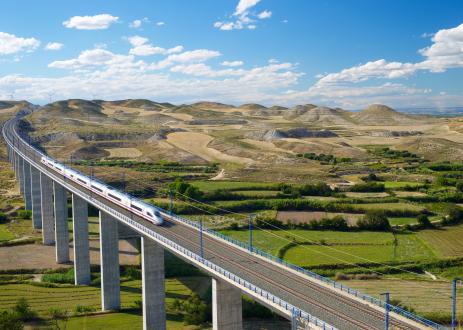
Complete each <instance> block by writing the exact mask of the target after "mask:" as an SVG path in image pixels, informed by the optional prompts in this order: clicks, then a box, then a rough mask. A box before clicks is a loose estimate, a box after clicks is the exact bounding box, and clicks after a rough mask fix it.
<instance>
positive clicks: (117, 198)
mask: <svg viewBox="0 0 463 330" xmlns="http://www.w3.org/2000/svg"><path fill="white" fill-rule="evenodd" d="M108 196H109V197H111V198H114V199H116V200H118V201H121V199H120V198H119V197H117V196H114V195H111V194H108Z"/></svg>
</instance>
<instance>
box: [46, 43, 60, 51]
mask: <svg viewBox="0 0 463 330" xmlns="http://www.w3.org/2000/svg"><path fill="white" fill-rule="evenodd" d="M63 46H64V45H63V44H62V43H60V42H49V43H48V44H47V45H46V46H45V50H60V49H61V48H63Z"/></svg>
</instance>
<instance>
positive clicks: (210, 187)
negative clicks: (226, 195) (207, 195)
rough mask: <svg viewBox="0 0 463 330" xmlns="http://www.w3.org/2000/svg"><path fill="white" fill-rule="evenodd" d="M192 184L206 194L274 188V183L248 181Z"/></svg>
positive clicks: (196, 182) (198, 182)
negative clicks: (209, 192)
mask: <svg viewBox="0 0 463 330" xmlns="http://www.w3.org/2000/svg"><path fill="white" fill-rule="evenodd" d="M191 184H192V185H193V186H195V187H198V188H199V189H200V190H202V191H204V192H207V191H214V190H220V189H225V190H240V189H247V188H249V189H248V190H259V188H265V187H271V186H274V184H273V183H265V182H247V181H194V182H191Z"/></svg>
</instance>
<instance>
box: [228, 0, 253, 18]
mask: <svg viewBox="0 0 463 330" xmlns="http://www.w3.org/2000/svg"><path fill="white" fill-rule="evenodd" d="M259 2H260V0H240V2H238V5H237V6H236V9H235V13H234V14H233V15H235V16H240V15H243V14H244V13H246V12H247V11H248V10H249V9H251V8H252V7H254V6H255V5H257V4H258V3H259Z"/></svg>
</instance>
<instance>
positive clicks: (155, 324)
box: [141, 237, 166, 330]
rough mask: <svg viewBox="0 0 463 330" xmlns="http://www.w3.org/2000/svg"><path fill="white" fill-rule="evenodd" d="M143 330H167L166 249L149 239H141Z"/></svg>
mask: <svg viewBox="0 0 463 330" xmlns="http://www.w3.org/2000/svg"><path fill="white" fill-rule="evenodd" d="M141 258H142V259H141V262H142V272H143V275H142V291H143V329H144V330H154V329H155V330H163V329H166V310H165V284H164V249H163V248H162V247H161V246H160V245H159V244H157V243H155V242H154V241H152V240H150V239H149V238H145V237H142V238H141Z"/></svg>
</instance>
